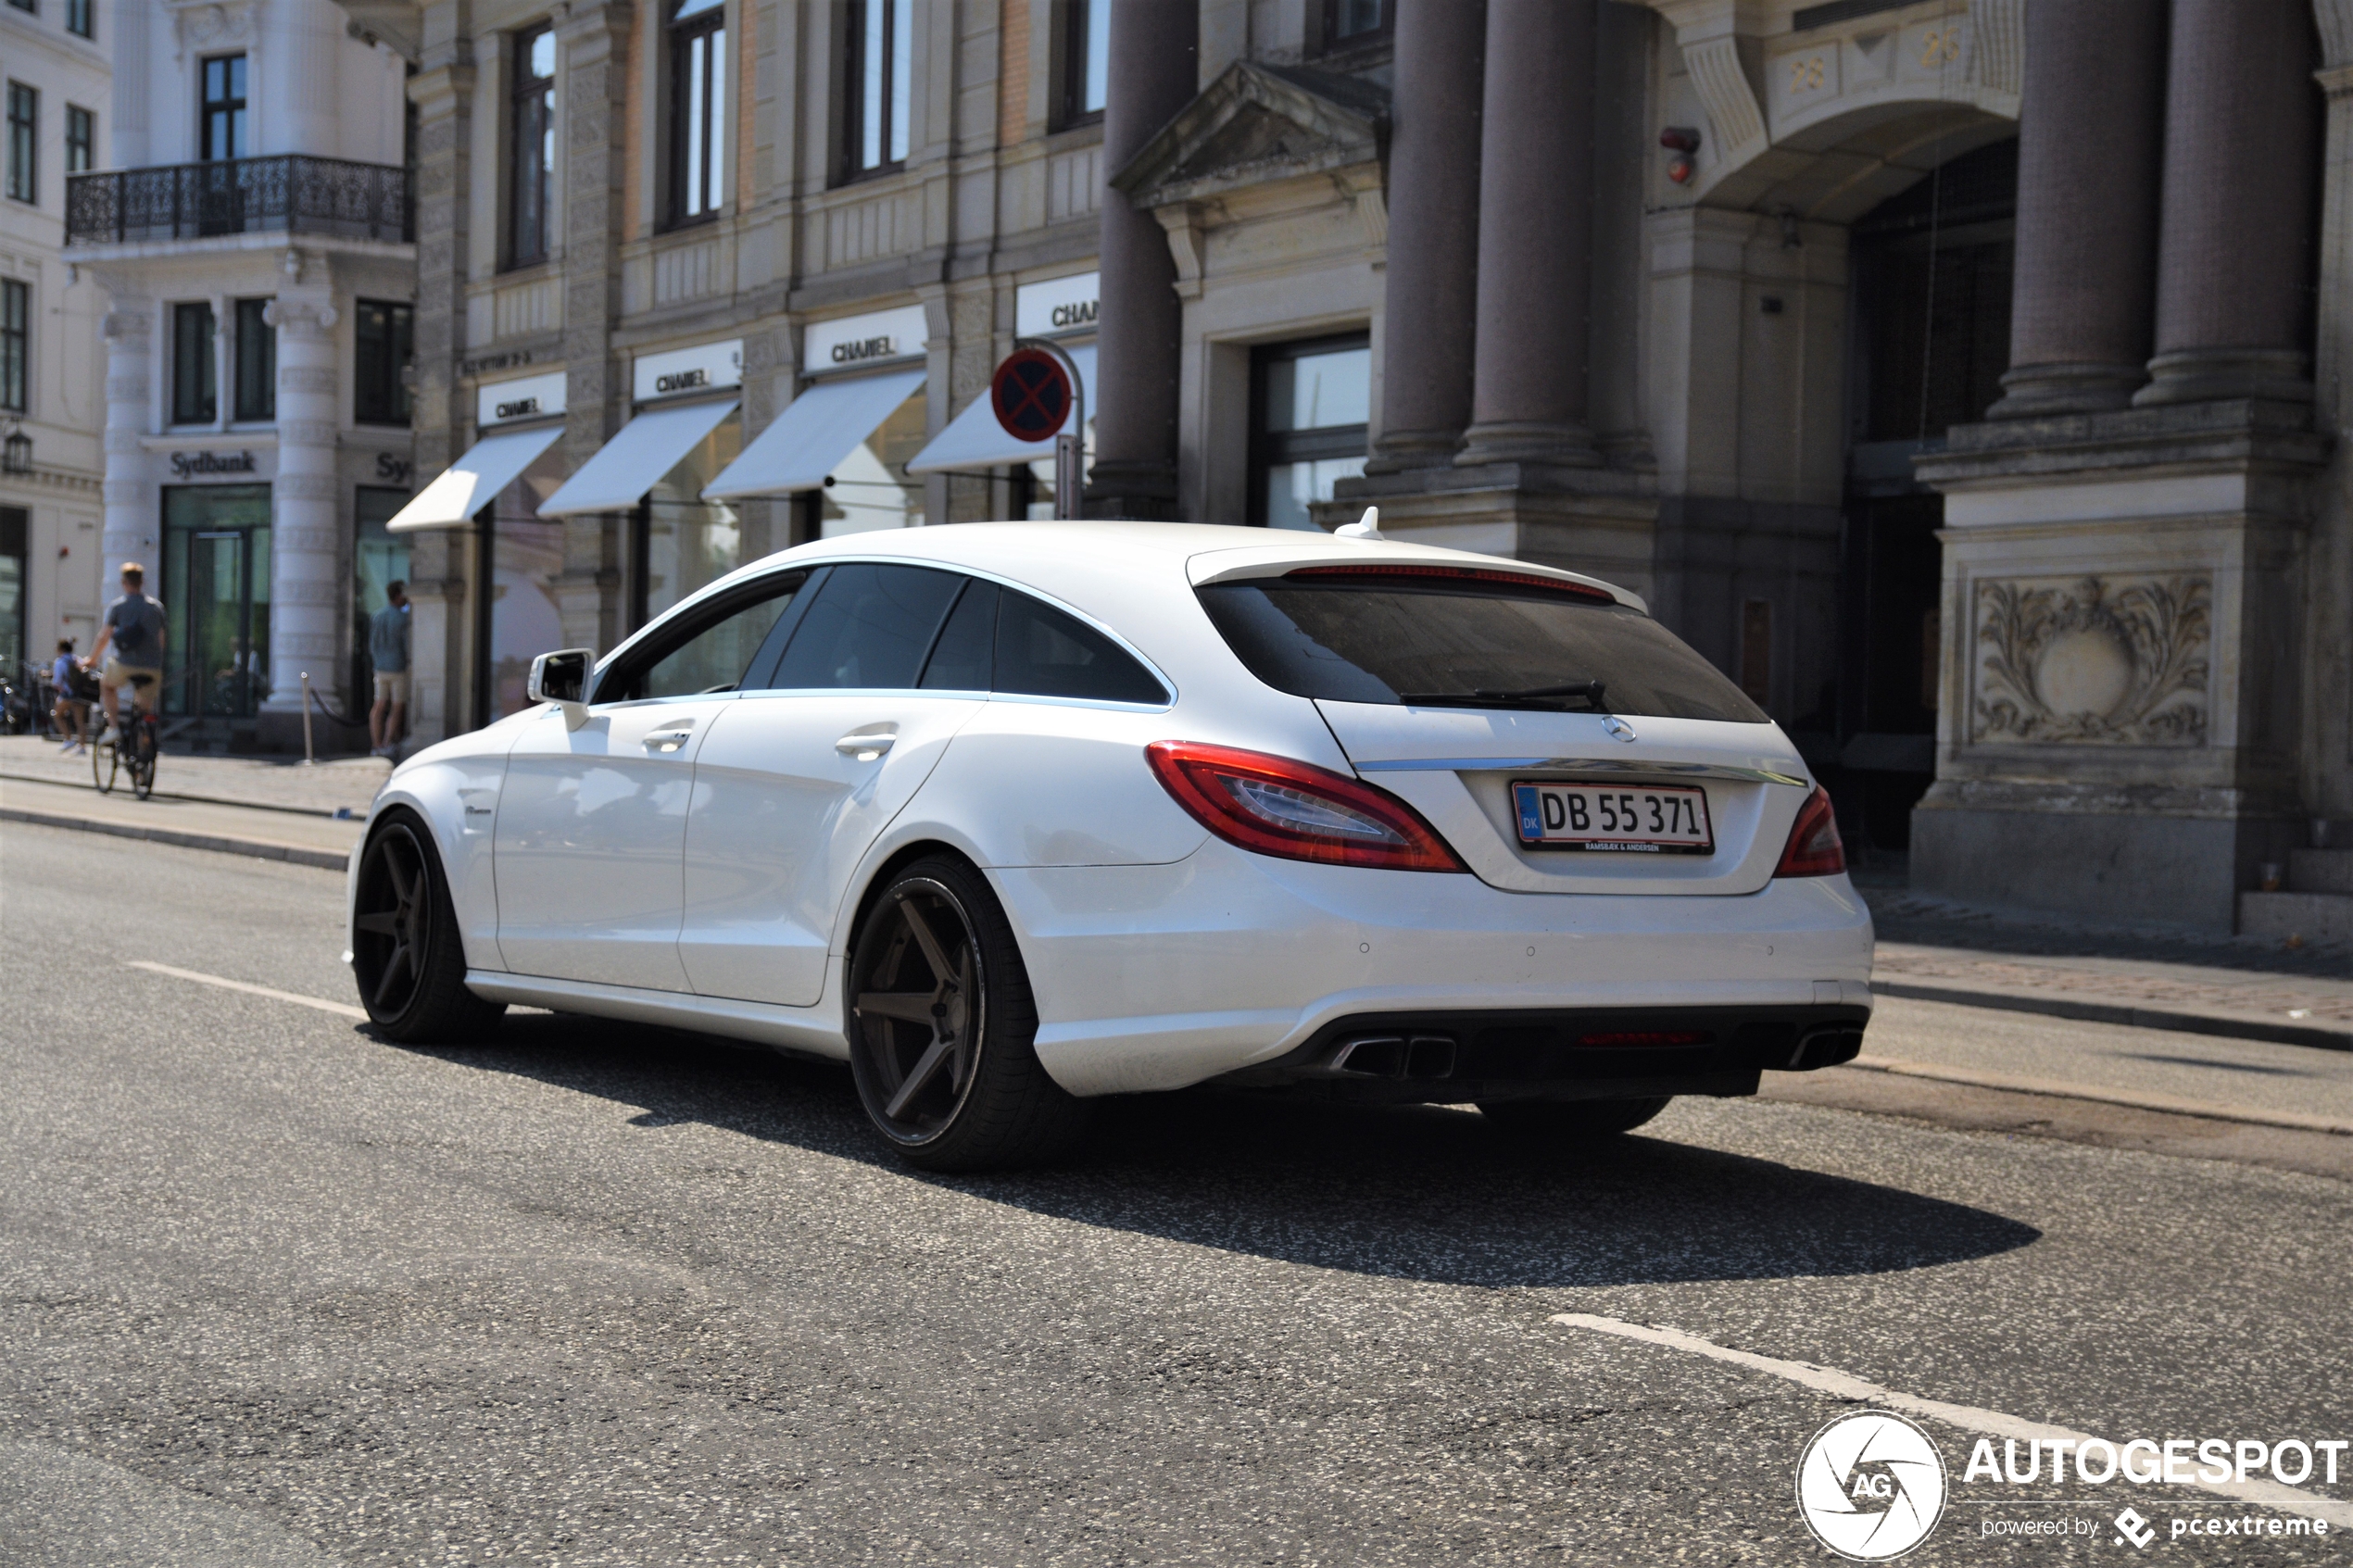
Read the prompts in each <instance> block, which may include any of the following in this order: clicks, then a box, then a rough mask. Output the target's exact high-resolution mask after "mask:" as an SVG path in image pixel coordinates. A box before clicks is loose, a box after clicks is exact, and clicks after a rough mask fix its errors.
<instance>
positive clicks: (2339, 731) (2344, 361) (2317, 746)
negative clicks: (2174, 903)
mask: <svg viewBox="0 0 2353 1568" xmlns="http://www.w3.org/2000/svg"><path fill="white" fill-rule="evenodd" d="M2313 11H2314V16H2315V18H2316V19H2317V20H2318V21H2319V23H2320V33H2321V44H2322V61H2323V64H2322V69H2321V70H2320V72H2319V81H2320V84H2321V87H2322V91H2323V93H2324V94H2326V96H2327V105H2328V109H2327V115H2328V119H2327V140H2326V144H2325V152H2324V154H2323V157H2322V166H2321V245H2320V294H2319V317H2320V330H2319V332H2318V333H2317V334H2316V337H2315V341H2314V345H2313V346H2314V351H2315V352H2314V365H2313V383H2314V390H2315V392H2316V394H2317V396H2316V398H2315V401H2314V408H2313V417H2314V422H2315V423H2316V424H2317V425H2318V426H2319V428H2320V429H2321V430H2322V432H2323V433H2326V434H2327V435H2328V436H2329V437H2330V438H2331V440H2332V441H2333V442H2334V449H2333V450H2332V452H2331V454H2330V458H2329V466H2328V470H2327V471H2326V472H2325V473H2324V474H2322V477H2321V480H2320V483H2317V484H2316V485H2315V486H2314V487H2313V492H2314V494H2313V518H2312V536H2311V546H2310V550H2309V555H2308V557H2307V558H2306V562H2305V570H2304V615H2305V628H2306V630H2305V635H2304V648H2303V672H2304V681H2303V697H2304V735H2305V742H2304V765H2303V780H2302V785H2303V792H2304V803H2305V806H2306V807H2307V809H2309V812H2310V814H2311V815H2312V816H2314V817H2318V818H2323V819H2327V820H2330V821H2333V822H2347V821H2348V820H2353V663H2348V661H2347V659H2346V657H2345V650H2346V649H2347V647H2353V441H2348V437H2349V436H2353V382H2349V381H2348V378H2353V0H2319V3H2318V4H2317V5H2315V6H2314V7H2313Z"/></svg>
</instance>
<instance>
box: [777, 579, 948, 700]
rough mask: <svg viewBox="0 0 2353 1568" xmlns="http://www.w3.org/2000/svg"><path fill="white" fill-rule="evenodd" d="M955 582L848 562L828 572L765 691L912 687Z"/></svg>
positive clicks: (944, 612)
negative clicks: (769, 687)
mask: <svg viewBox="0 0 2353 1568" xmlns="http://www.w3.org/2000/svg"><path fill="white" fill-rule="evenodd" d="M963 581H964V580H963V578H961V577H959V576H957V575H956V574H955V573H953V572H949V571H932V570H931V569H929V568H928V567H920V566H877V565H875V564H873V563H872V562H868V561H850V562H849V563H847V564H845V565H842V566H837V567H836V568H834V569H833V571H830V572H828V573H826V576H825V584H824V587H822V588H820V589H818V590H817V597H816V600H815V602H813V603H812V604H811V605H810V607H809V613H808V614H807V615H806V616H805V617H803V618H802V620H801V622H800V626H799V629H798V630H797V631H795V632H794V633H793V634H792V642H791V643H790V644H789V645H788V646H786V648H785V658H784V662H783V663H782V664H780V665H778V666H777V669H776V673H775V676H774V680H772V681H771V682H770V684H772V685H774V686H775V687H776V688H777V689H779V690H783V691H794V690H805V689H807V688H810V687H824V686H847V687H866V688H869V689H871V688H875V687H885V688H887V687H895V686H912V685H913V684H915V676H916V673H917V672H918V671H921V670H922V669H923V665H924V655H925V652H927V651H928V650H929V649H930V647H931V640H932V634H933V633H936V632H937V631H938V630H939V622H940V619H941V618H942V617H943V616H945V615H946V614H947V613H948V606H949V604H950V601H952V600H953V599H954V598H955V596H956V590H957V589H958V588H960V587H962V586H963Z"/></svg>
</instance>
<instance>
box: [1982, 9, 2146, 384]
mask: <svg viewBox="0 0 2353 1568" xmlns="http://www.w3.org/2000/svg"><path fill="white" fill-rule="evenodd" d="M2165 12H2166V7H2165V5H2164V0H2064V3H2063V4H2048V3H2045V4H2036V5H2031V6H2027V7H2026V76H2025V82H2024V84H2023V89H2024V90H2023V92H2022V93H2021V94H2020V110H2019V138H2018V143H2019V146H2018V249H2017V257H2016V260H2015V262H2014V264H2013V268H2014V270H2013V278H2012V282H2011V305H2010V369H2009V373H2008V374H2007V375H2005V376H2004V377H2003V378H2002V391H2003V397H2002V400H2001V401H2000V402H1998V403H1996V404H1994V407H1993V408H1992V409H1991V410H1989V411H1988V414H1987V417H1988V418H1989V419H1996V420H2004V419H2032V418H2037V417H2040V416H2043V415H2047V414H2080V413H2090V412H2094V411H2096V410H2098V409H2102V408H2124V407H2125V406H2127V405H2128V404H2129V403H2130V402H2131V401H2132V398H2133V391H2134V390H2135V389H2136V388H2138V387H2139V386H2140V384H2141V383H2143V382H2144V381H2145V380H2147V370H2146V369H2145V367H2146V364H2147V362H2148V357H2149V345H2150V326H2151V320H2152V315H2153V312H2154V310H2155V305H2156V296H2157V233H2158V228H2157V223H2158V219H2157V213H2158V182H2159V169H2160V168H2161V162H2160V158H2159V152H2160V149H2161V148H2162V147H2163V145H2164V140H2165V131H2164V126H2165V31H2166V29H2165Z"/></svg>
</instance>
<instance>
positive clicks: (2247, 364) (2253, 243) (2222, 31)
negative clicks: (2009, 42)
mask: <svg viewBox="0 0 2353 1568" xmlns="http://www.w3.org/2000/svg"><path fill="white" fill-rule="evenodd" d="M2032 9H2033V7H2032V6H2030V7H2029V12H2030V14H2031V13H2032ZM2319 63H2320V62H2319V59H2318V50H2317V47H2316V45H2315V43H2314V39H2313V32H2312V7H2311V4H2310V0H2175V3H2174V6H2173V38H2172V69H2171V80H2170V82H2169V83H2168V87H2167V92H2166V105H2165V109H2166V120H2165V208H2164V219H2163V225H2162V233H2161V235H2160V238H2159V240H2158V283H2157V353H2156V355H2155V357H2154V358H2151V359H2150V360H2149V376H2150V381H2149V384H2148V385H2147V386H2145V387H2144V388H2143V389H2142V390H2141V393H2140V395H2138V396H2137V397H2135V398H2134V399H2133V401H2134V402H2135V403H2138V404H2144V405H2145V404H2159V403H2202V402H2208V401H2211V400H2215V399H2220V398H2234V397H2269V398H2279V399H2285V400H2291V401H2305V400H2309V398H2310V397H2311V395H2312V383H2311V379H2310V377H2311V356H2310V353H2309V348H2310V341H2311V332H2312V326H2311V320H2312V307H2311V292H2310V291H2311V287H2312V282H2313V277H2312V272H2313V260H2314V257H2313V250H2314V245H2315V239H2316V229H2315V224H2316V218H2317V215H2316V213H2315V211H2314V198H2315V196H2316V195H2317V194H2318V193H2317V189H2316V186H2317V183H2318V182H2317V180H2316V179H2315V174H2316V172H2317V169H2318V159H2319V156H2320V137H2321V102H2320V94H2319V92H2318V90H2317V89H2316V87H2315V86H2314V83H2313V81H2312V71H2313V69H2314V67H2316V66H2317V65H2318V64H2319ZM2029 69H2032V68H2031V67H2030V68H2029Z"/></svg>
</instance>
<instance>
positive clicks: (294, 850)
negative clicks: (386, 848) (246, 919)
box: [0, 806, 351, 872]
mask: <svg viewBox="0 0 2353 1568" xmlns="http://www.w3.org/2000/svg"><path fill="white" fill-rule="evenodd" d="M0 822H30V823H31V824H33V825H34V826H36V827H44V828H72V829H76V830H78V831H80V832H82V833H103V834H111V835H112V836H114V837H116V838H142V839H145V840H146V841H147V842H148V843H150V844H170V845H175V846H177V847H180V848H182V849H212V850H218V851H220V853H222V854H225V855H245V856H250V857H251V858H253V859H257V860H283V861H285V862H286V863H287V864H288V865H295V866H315V867H317V868H318V869H320V870H321V871H329V872H339V871H342V870H343V869H344V868H345V867H346V866H348V865H349V864H350V863H351V857H350V855H349V854H348V853H345V854H337V853H336V852H335V851H334V850H333V849H314V848H311V847H309V846H308V845H304V844H279V843H277V842H275V841H273V840H271V839H267V838H230V837H228V836H226V835H224V834H212V833H182V832H181V831H180V830H179V829H177V828H151V827H142V826H139V825H137V824H136V823H132V822H91V821H88V820H86V819H84V818H81V817H61V816H58V815H57V814H55V813H54V812H49V811H28V810H26V809H23V808H22V807H19V806H0Z"/></svg>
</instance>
